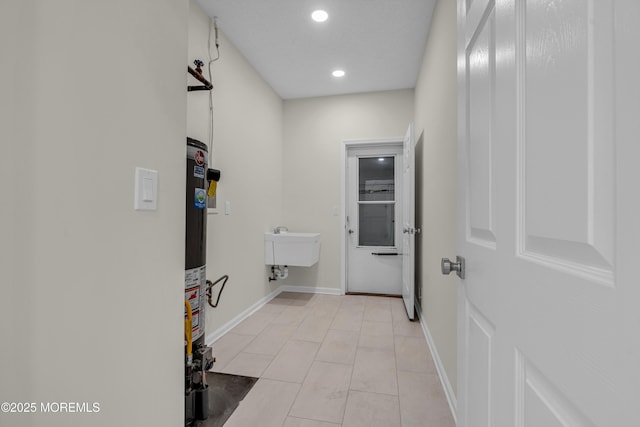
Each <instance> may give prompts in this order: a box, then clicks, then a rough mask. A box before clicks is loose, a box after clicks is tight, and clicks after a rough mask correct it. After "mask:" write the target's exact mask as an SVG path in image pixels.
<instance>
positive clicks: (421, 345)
mask: <svg viewBox="0 0 640 427" xmlns="http://www.w3.org/2000/svg"><path fill="white" fill-rule="evenodd" d="M213 349H214V353H215V356H216V363H215V365H214V368H213V371H216V372H224V373H229V374H236V375H246V376H252V377H259V378H260V379H259V380H258V382H257V383H256V385H255V386H254V387H253V388H252V389H251V391H250V392H249V393H248V394H247V396H246V397H245V399H244V400H243V401H242V402H240V405H239V406H238V408H237V409H236V410H235V412H234V413H233V415H232V416H231V417H230V418H229V420H228V421H227V423H226V424H225V426H232V427H233V426H239V427H252V426H260V427H267V426H274V427H281V426H284V427H336V426H344V427H347V426H348V427H352V426H367V427H372V426H381V427H392V426H425V427H451V426H454V422H453V418H452V416H451V413H450V410H449V406H448V404H447V401H446V398H445V396H444V392H443V390H442V386H441V384H440V380H439V378H438V374H437V373H436V369H435V365H434V364H433V359H432V357H431V354H430V352H429V348H428V346H427V343H426V340H425V338H424V335H423V332H422V328H421V327H420V324H419V323H418V322H417V321H414V322H410V321H409V320H408V319H407V316H406V313H405V311H404V306H403V303H402V300H401V299H399V298H387V297H373V296H359V295H358V296H356V295H346V296H331V295H313V294H303V293H290V292H284V293H282V294H280V295H278V297H276V298H274V299H273V300H271V301H270V302H269V303H268V304H266V305H265V306H264V307H262V308H261V309H260V310H258V311H257V312H255V313H254V314H253V315H252V316H250V317H249V318H248V319H246V320H244V321H243V322H242V323H241V324H239V325H238V326H236V327H235V328H233V329H232V330H231V331H230V332H229V333H227V334H226V335H224V336H223V337H222V338H220V339H219V340H218V341H217V342H215V343H214V345H213Z"/></svg>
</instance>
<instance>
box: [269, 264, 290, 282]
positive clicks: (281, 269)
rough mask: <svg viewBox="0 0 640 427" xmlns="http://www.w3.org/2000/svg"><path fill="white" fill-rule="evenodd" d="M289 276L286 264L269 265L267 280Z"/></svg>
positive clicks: (271, 280)
mask: <svg viewBox="0 0 640 427" xmlns="http://www.w3.org/2000/svg"><path fill="white" fill-rule="evenodd" d="M287 276H289V267H287V266H286V265H272V266H271V276H269V282H273V281H274V280H278V279H280V280H283V279H286V278H287Z"/></svg>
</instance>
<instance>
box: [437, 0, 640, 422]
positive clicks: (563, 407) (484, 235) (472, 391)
mask: <svg viewBox="0 0 640 427" xmlns="http://www.w3.org/2000/svg"><path fill="white" fill-rule="evenodd" d="M639 22H640V2H638V1H636V0H619V1H615V0H555V1H550V0H500V1H495V0H458V96H459V107H458V117H459V146H458V148H459V182H458V185H459V190H460V191H459V199H458V220H457V222H458V230H457V231H458V237H457V239H458V250H459V253H458V255H462V256H463V257H465V258H466V279H465V280H462V279H457V278H456V280H457V285H458V378H459V383H458V396H457V402H458V406H457V412H458V413H457V417H458V425H459V426H465V427H471V426H486V427H489V426H505V427H511V426H516V427H525V426H526V427H534V426H537V427H553V426H601V427H632V426H640V406H639V403H640V279H639V278H638V273H637V271H638V269H637V265H638V263H640V197H639V196H638V194H639V191H638V188H637V187H638V185H639V184H640V167H639V166H638V161H639V160H640V148H639V147H640V143H639V142H638V138H639V136H640V84H639V83H638V79H639V78H640V77H639V76H640V54H638V51H639V50H638V44H639V43H640V31H639V30H638V28H640V25H638V23H639ZM443 255H444V256H451V255H455V254H443ZM452 280H453V279H452Z"/></svg>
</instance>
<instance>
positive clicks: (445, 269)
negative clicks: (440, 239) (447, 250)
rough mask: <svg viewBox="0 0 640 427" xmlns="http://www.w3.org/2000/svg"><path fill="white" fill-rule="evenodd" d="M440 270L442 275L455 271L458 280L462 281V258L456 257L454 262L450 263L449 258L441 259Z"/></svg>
mask: <svg viewBox="0 0 640 427" xmlns="http://www.w3.org/2000/svg"><path fill="white" fill-rule="evenodd" d="M440 268H441V269H442V274H450V273H451V272H452V271H455V272H456V274H457V275H458V277H459V278H461V279H464V258H463V257H461V256H457V257H456V262H452V261H450V260H449V258H442V261H441V262H440Z"/></svg>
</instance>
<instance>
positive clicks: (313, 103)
mask: <svg viewBox="0 0 640 427" xmlns="http://www.w3.org/2000/svg"><path fill="white" fill-rule="evenodd" d="M412 118H413V90H411V89H407V90H396V91H387V92H374V93H365V94H356V95H342V96H328V97H319V98H307V99H295V100H287V101H285V102H284V123H285V126H284V129H285V130H284V163H283V167H284V213H283V218H284V225H286V226H287V227H289V230H291V231H310V232H319V233H321V235H322V244H321V250H320V261H319V262H318V264H316V265H315V266H313V267H310V268H305V267H290V268H289V271H290V274H289V278H288V279H286V280H284V281H282V283H283V284H287V285H299V286H310V287H324V288H335V289H340V286H341V277H340V274H341V273H340V271H341V259H342V252H341V251H342V243H341V232H342V230H341V223H340V216H339V215H334V209H335V210H336V211H337V212H341V211H342V210H343V205H344V201H343V200H342V197H343V192H342V189H343V185H344V184H343V182H342V173H343V172H342V171H343V169H344V164H343V152H344V144H343V141H344V140H348V139H383V138H395V137H400V138H402V137H403V136H404V134H405V132H406V130H407V126H408V125H409V123H410V122H411V120H412Z"/></svg>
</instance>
